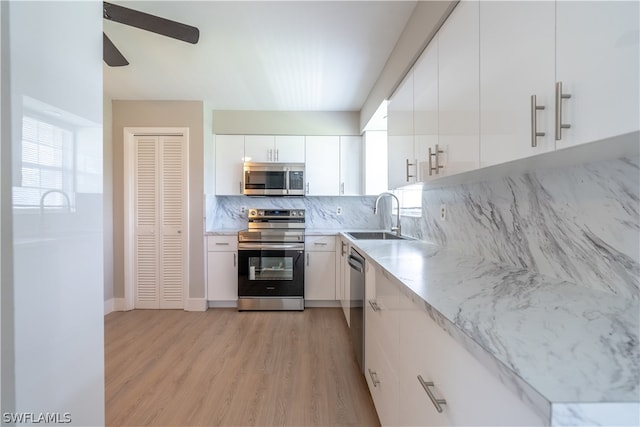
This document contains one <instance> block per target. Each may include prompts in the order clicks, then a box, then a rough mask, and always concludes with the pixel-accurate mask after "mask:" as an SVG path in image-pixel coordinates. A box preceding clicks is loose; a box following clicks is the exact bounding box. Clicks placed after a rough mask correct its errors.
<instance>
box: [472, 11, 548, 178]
mask: <svg viewBox="0 0 640 427" xmlns="http://www.w3.org/2000/svg"><path fill="white" fill-rule="evenodd" d="M554 45H555V4H554V3H553V2H548V1H540V2H530V1H524V2H508V1H507V2H502V1H501V2H493V1H488V2H481V3H480V58H481V61H480V93H481V94H482V96H481V97H480V111H481V114H480V119H481V121H480V129H481V135H480V166H481V167H482V166H489V165H493V164H497V163H504V162H508V161H510V160H515V159H519V158H523V157H529V156H532V155H535V154H539V153H543V152H547V151H552V150H554V149H555V138H554V133H553V118H554V114H553V113H554V111H555V107H554V85H553V82H554V77H555V76H554V72H555V49H554ZM532 96H535V101H536V105H537V106H539V107H544V110H535V111H533V110H534V108H535V107H533V106H532V105H531V97H532ZM534 115H535V116H534ZM532 117H533V118H535V123H536V129H535V130H533V129H532ZM533 132H535V133H538V134H542V133H544V135H538V136H536V135H532V133H533Z"/></svg>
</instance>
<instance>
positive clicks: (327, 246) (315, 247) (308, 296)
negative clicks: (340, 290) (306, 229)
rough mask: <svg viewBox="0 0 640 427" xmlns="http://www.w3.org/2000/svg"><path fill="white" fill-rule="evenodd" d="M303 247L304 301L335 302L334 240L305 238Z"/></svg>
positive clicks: (330, 238) (314, 237)
mask: <svg viewBox="0 0 640 427" xmlns="http://www.w3.org/2000/svg"><path fill="white" fill-rule="evenodd" d="M304 246H305V257H306V260H305V268H304V299H305V300H309V301H313V300H321V301H335V300H336V238H335V236H307V238H306V241H305V243H304Z"/></svg>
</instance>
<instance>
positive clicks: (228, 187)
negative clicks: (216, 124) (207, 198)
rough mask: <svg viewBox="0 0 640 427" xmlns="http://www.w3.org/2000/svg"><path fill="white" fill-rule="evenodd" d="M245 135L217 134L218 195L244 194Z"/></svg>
mask: <svg viewBox="0 0 640 427" xmlns="http://www.w3.org/2000/svg"><path fill="white" fill-rule="evenodd" d="M243 161H244V136H243V135H216V195H218V196H239V195H242V163H243Z"/></svg>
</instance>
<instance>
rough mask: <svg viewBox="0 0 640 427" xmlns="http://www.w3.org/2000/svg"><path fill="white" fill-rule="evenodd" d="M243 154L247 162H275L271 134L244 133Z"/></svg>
mask: <svg viewBox="0 0 640 427" xmlns="http://www.w3.org/2000/svg"><path fill="white" fill-rule="evenodd" d="M244 156H245V160H246V161H247V162H275V161H276V157H275V137H274V136H273V135H245V136H244Z"/></svg>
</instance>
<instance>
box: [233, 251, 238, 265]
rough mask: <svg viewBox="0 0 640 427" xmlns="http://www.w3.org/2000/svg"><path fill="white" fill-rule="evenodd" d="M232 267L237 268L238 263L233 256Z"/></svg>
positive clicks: (235, 256) (234, 255)
mask: <svg viewBox="0 0 640 427" xmlns="http://www.w3.org/2000/svg"><path fill="white" fill-rule="evenodd" d="M233 266H234V267H237V266H238V261H237V255H236V254H233Z"/></svg>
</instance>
